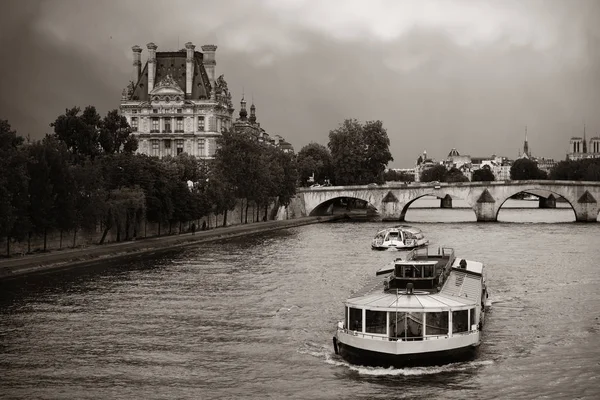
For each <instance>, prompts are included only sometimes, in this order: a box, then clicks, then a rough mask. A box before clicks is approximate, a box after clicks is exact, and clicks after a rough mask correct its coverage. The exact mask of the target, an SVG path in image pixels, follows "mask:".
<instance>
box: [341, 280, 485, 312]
mask: <svg viewBox="0 0 600 400" xmlns="http://www.w3.org/2000/svg"><path fill="white" fill-rule="evenodd" d="M382 286H383V285H382ZM382 289H383V287H382ZM399 293H400V294H398V295H396V292H395V291H389V292H383V290H382V291H381V292H374V293H371V294H368V295H366V296H360V297H354V298H350V299H348V300H347V302H346V303H347V304H348V305H349V306H358V307H365V308H368V309H378V308H380V309H390V308H400V309H415V310H423V309H427V310H433V309H440V310H447V309H448V308H457V307H461V306H474V305H477V299H476V298H472V299H471V298H468V297H457V296H453V295H448V294H444V293H443V292H440V293H435V294H429V293H426V292H423V293H421V292H418V291H416V292H415V293H416V294H411V295H407V294H404V292H403V291H400V292H399Z"/></svg>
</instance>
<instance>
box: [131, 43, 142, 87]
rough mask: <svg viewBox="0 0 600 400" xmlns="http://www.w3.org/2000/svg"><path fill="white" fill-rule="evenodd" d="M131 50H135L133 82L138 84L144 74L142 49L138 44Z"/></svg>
mask: <svg viewBox="0 0 600 400" xmlns="http://www.w3.org/2000/svg"><path fill="white" fill-rule="evenodd" d="M131 50H133V79H134V81H133V82H134V83H137V81H138V80H139V79H140V75H141V74H142V60H141V58H142V48H141V47H140V46H138V45H137V44H136V45H135V46H133V47H132V48H131Z"/></svg>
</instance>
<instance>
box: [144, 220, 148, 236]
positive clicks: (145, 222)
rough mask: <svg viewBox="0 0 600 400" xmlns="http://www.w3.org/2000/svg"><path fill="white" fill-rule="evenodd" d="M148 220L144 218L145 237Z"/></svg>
mask: <svg viewBox="0 0 600 400" xmlns="http://www.w3.org/2000/svg"><path fill="white" fill-rule="evenodd" d="M147 229H148V221H147V220H146V219H144V237H146V236H147V235H146V233H147V232H148V230H147Z"/></svg>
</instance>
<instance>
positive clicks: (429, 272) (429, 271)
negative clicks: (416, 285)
mask: <svg viewBox="0 0 600 400" xmlns="http://www.w3.org/2000/svg"><path fill="white" fill-rule="evenodd" d="M423 278H433V265H423Z"/></svg>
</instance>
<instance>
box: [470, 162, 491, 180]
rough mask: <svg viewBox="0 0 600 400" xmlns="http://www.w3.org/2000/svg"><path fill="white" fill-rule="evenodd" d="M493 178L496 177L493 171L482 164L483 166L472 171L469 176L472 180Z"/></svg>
mask: <svg viewBox="0 0 600 400" xmlns="http://www.w3.org/2000/svg"><path fill="white" fill-rule="evenodd" d="M494 180H496V177H495V176H494V173H493V172H492V170H491V169H490V167H489V166H487V165H484V166H483V168H480V169H476V170H475V171H473V175H472V176H471V181H472V182H491V181H494Z"/></svg>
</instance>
